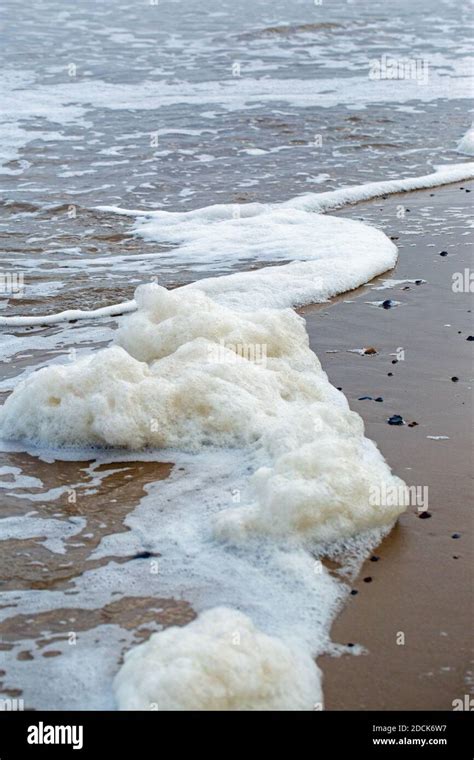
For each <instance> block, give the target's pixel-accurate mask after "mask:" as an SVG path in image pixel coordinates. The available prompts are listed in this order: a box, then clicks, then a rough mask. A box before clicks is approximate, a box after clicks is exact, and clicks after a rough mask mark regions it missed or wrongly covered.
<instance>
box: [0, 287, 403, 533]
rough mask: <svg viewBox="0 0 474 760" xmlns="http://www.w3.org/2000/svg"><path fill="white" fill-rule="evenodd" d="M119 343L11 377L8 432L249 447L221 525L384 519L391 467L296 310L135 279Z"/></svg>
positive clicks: (38, 438) (16, 436) (48, 440)
mask: <svg viewBox="0 0 474 760" xmlns="http://www.w3.org/2000/svg"><path fill="white" fill-rule="evenodd" d="M136 300H137V303H138V306H139V309H138V311H137V312H136V313H135V314H132V315H130V316H129V317H128V318H126V319H125V320H124V322H123V324H122V326H121V328H120V329H119V331H118V333H117V339H116V340H117V343H118V344H119V345H115V346H111V347H110V348H106V349H104V350H101V351H97V352H96V353H94V354H91V355H90V356H88V357H86V358H83V359H79V360H78V361H76V362H75V363H72V364H69V365H67V366H61V365H53V366H49V367H45V368H43V369H41V370H39V371H38V372H37V373H35V374H33V375H30V376H29V377H28V378H27V379H26V380H25V381H23V382H20V383H19V384H18V386H17V387H16V388H15V390H14V391H13V393H12V394H11V395H10V396H9V398H8V399H7V401H6V402H5V404H4V406H3V407H2V409H1V411H0V431H1V434H2V436H3V437H4V438H5V439H9V440H26V441H28V442H33V443H36V444H42V445H45V444H46V445H50V446H78V447H84V446H91V445H92V446H112V447H117V446H119V447H125V448H128V449H140V448H145V447H155V448H175V449H179V450H185V451H194V452H197V451H202V450H203V449H205V448H206V447H209V446H214V447H215V446H221V447H235V448H239V447H240V448H241V447H252V448H253V449H254V450H255V451H256V452H258V456H259V457H260V458H261V460H262V462H263V463H264V465H265V466H264V467H263V468H260V469H258V470H257V472H256V475H255V493H256V497H257V498H256V499H255V501H254V502H253V503H252V504H250V505H246V506H243V507H240V508H239V509H237V510H235V511H233V510H231V511H226V512H225V513H224V514H223V515H221V516H220V521H219V523H218V531H219V533H220V534H221V535H222V534H225V536H226V537H232V538H240V537H241V536H242V533H248V532H251V533H254V532H263V533H279V534H282V535H291V534H293V533H296V534H301V535H309V536H311V537H312V538H317V539H318V540H323V541H325V540H328V539H335V538H338V537H340V536H341V535H351V534H354V533H356V532H357V531H359V530H366V529H368V528H371V527H376V526H379V525H381V524H389V523H390V522H391V521H393V520H394V519H395V518H396V517H397V515H398V514H399V512H400V509H397V508H394V507H391V508H390V507H381V506H369V504H370V501H369V491H370V487H371V486H373V485H374V484H376V485H377V484H378V485H380V484H381V483H386V484H387V485H389V484H390V482H391V481H392V479H393V478H392V475H391V473H390V470H389V468H388V467H387V465H386V463H385V461H384V459H383V457H382V456H381V455H380V454H379V452H378V450H377V449H376V448H375V446H373V444H370V443H369V442H368V441H367V440H366V439H365V437H364V428H363V423H362V420H361V418H360V417H359V416H358V415H357V414H356V413H355V412H352V411H351V410H350V409H349V406H348V403H347V400H346V399H345V397H344V396H343V394H342V393H340V392H339V391H337V390H336V389H335V388H334V387H333V386H332V385H331V384H330V383H329V381H328V379H327V376H326V374H325V373H324V372H323V370H322V368H321V365H320V363H319V361H318V359H317V357H316V356H315V355H314V354H313V352H312V351H311V350H310V348H309V344H308V343H309V342H308V336H307V333H306V331H305V327H304V320H303V319H302V318H301V317H299V316H297V315H296V314H295V312H293V311H292V310H289V309H288V310H286V309H284V310H279V311H276V310H270V309H261V310H259V311H257V312H236V311H234V310H232V309H229V308H227V307H225V306H221V305H220V304H217V303H216V302H215V301H213V300H211V299H210V298H208V297H207V296H206V295H204V294H203V293H202V292H201V291H200V290H198V289H190V288H189V289H184V288H182V289H177V290H174V291H167V290H165V289H164V288H161V287H159V286H157V285H144V286H141V287H139V288H138V289H137V293H136Z"/></svg>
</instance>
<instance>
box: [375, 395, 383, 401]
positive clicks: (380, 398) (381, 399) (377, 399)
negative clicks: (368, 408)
mask: <svg viewBox="0 0 474 760" xmlns="http://www.w3.org/2000/svg"><path fill="white" fill-rule="evenodd" d="M375 401H379V402H380V401H383V398H382V396H377V398H376V399H375Z"/></svg>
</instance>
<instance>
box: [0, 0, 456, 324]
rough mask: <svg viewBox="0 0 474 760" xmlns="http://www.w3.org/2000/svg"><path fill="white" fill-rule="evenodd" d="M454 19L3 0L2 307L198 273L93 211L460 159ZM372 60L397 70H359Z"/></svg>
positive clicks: (256, 7)
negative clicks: (18, 284)
mask: <svg viewBox="0 0 474 760" xmlns="http://www.w3.org/2000/svg"><path fill="white" fill-rule="evenodd" d="M469 26H470V15H469V8H468V5H467V4H465V3H459V2H456V1H455V0H444V2H437V1H436V2H435V0H429V1H428V2H427V1H425V2H419V3H413V2H410V1H409V0H397V1H396V2H392V3H390V4H388V5H386V6H383V5H382V4H380V3H376V2H374V1H373V0H357V2H351V1H350V0H349V1H348V2H346V1H344V2H343V1H342V0H335V1H334V2H331V3H327V4H326V3H324V2H323V3H321V4H318V3H315V2H310V0H291V2H290V0H276V1H275V2H274V1H273V0H272V1H271V2H270V0H263V2H262V1H261V2H258V3H255V2H249V0H238V2H235V1H234V0H205V2H202V0H187V1H186V2H181V0H177V1H176V0H156V1H155V0H149V1H148V2H147V0H139V1H138V0H135V1H134V2H120V0H111V2H107V3H96V2H93V0H80V1H79V2H77V3H74V4H70V3H64V2H60V1H59V0H56V1H54V0H43V2H37V3H34V4H33V5H25V4H22V3H17V2H16V0H6V2H4V3H3V20H2V31H1V49H2V54H1V56H2V69H3V73H2V79H1V83H0V99H1V102H2V109H1V111H2V115H1V118H0V138H1V140H0V145H1V156H0V158H1V166H0V187H1V206H0V209H1V228H0V234H1V260H0V271H1V272H2V274H3V277H4V279H6V280H7V285H8V282H9V280H8V278H9V276H12V277H13V278H18V277H19V276H20V275H21V277H22V283H23V286H22V292H21V294H20V296H18V294H16V295H17V297H16V298H13V297H10V298H9V295H10V294H9V293H8V287H6V288H5V287H4V288H3V291H4V292H3V293H1V294H0V295H1V307H2V313H3V314H16V313H40V314H41V313H45V312H46V311H48V312H54V311H58V310H61V309H63V308H71V307H82V308H92V307H99V306H103V305H105V304H108V303H114V302H117V301H121V300H124V299H127V298H129V297H131V296H132V293H133V289H134V287H135V286H136V285H137V284H139V283H140V282H143V281H148V280H149V279H150V277H152V276H157V277H159V278H160V282H162V283H163V284H166V285H173V284H177V283H182V282H188V281H190V280H193V279H196V278H198V277H202V276H205V274H206V272H202V271H199V272H197V271H195V270H194V269H193V262H192V261H186V262H183V263H182V265H181V266H176V264H175V262H173V264H171V263H167V257H166V246H161V251H162V256H160V259H159V261H158V259H156V258H154V259H153V260H151V261H150V260H149V259H147V258H143V259H142V258H141V254H142V255H143V254H146V253H148V254H149V253H150V252H155V251H157V250H160V248H159V247H158V246H157V245H155V244H153V243H147V242H144V241H143V240H140V239H137V238H136V237H133V236H130V234H129V232H130V229H131V226H132V221H133V220H132V219H129V218H120V217H117V216H113V215H110V214H105V213H103V212H98V211H96V210H95V207H96V206H98V205H119V206H122V207H125V208H129V209H134V208H137V209H146V208H165V209H168V210H171V211H172V210H188V209H193V208H198V207H201V206H204V205H208V204H211V203H236V204H239V203H245V202H249V201H263V202H266V201H279V200H286V199H288V198H289V197H292V196H294V195H297V194H299V193H304V192H308V191H316V192H317V191H323V190H328V189H333V188H335V187H338V186H340V185H341V184H353V183H362V182H367V181H371V180H375V179H384V178H389V177H397V176H408V175H417V174H425V173H427V172H429V171H430V167H432V165H433V164H436V163H438V162H443V163H444V162H453V161H459V160H462V159H460V157H459V155H458V154H456V153H455V147H456V144H457V142H458V141H459V139H460V138H461V137H462V135H463V134H464V133H465V131H466V130H467V128H468V126H469V116H468V106H469V104H468V102H467V99H468V98H469V96H470V88H469V65H468V60H467V56H468V44H469V40H470V29H469ZM383 56H389V60H393V61H395V62H396V63H397V65H398V64H400V65H401V66H402V65H403V62H404V61H405V62H406V63H407V65H408V67H410V66H411V67H412V68H411V69H410V68H408V69H407V71H408V72H411V73H408V74H406V75H405V74H403V73H402V74H399V75H397V76H398V77H399V78H397V79H378V80H377V79H374V77H373V65H374V62H379V61H382V57H383ZM371 72H372V74H371ZM371 76H372V78H371ZM387 76H388V74H387ZM401 77H403V78H401ZM229 266H232V262H229Z"/></svg>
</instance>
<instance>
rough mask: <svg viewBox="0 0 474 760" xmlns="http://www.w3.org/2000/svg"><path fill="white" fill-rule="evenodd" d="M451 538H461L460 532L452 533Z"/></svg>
mask: <svg viewBox="0 0 474 760" xmlns="http://www.w3.org/2000/svg"><path fill="white" fill-rule="evenodd" d="M451 538H461V534H460V533H453V535H452V536H451Z"/></svg>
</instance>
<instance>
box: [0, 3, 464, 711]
mask: <svg viewBox="0 0 474 760" xmlns="http://www.w3.org/2000/svg"><path fill="white" fill-rule="evenodd" d="M467 13H468V10H467V8H464V6H463V5H462V6H461V5H460V4H459V3H456V2H448V1H447V0H446V1H445V2H443V3H442V4H441V5H440V4H439V3H434V2H432V1H431V0H426V1H425V2H422V3H419V4H416V5H414V4H413V3H410V2H408V0H398V2H396V3H395V4H391V5H390V7H387V8H383V7H380V6H378V5H376V4H374V3H370V2H368V1H367V0H366V1H364V2H342V1H340V0H338V1H337V2H332V3H331V4H330V7H329V5H328V6H326V5H324V4H322V5H316V4H314V5H312V4H308V2H306V0H305V1H303V0H297V2H289V0H277V2H269V1H267V0H265V1H264V2H259V3H250V2H248V1H247V0H244V2H241V3H237V4H236V3H233V2H230V0H224V2H222V1H219V2H217V0H208V1H207V2H206V4H205V9H204V8H203V4H202V2H198V1H197V0H190V2H186V3H185V4H184V5H183V3H181V2H176V1H175V0H160V2H159V3H157V4H154V3H152V2H150V3H149V4H147V3H143V4H139V5H138V4H136V3H132V4H131V3H128V2H120V0H114V2H112V3H106V4H99V5H98V4H97V3H94V2H92V0H81V2H79V3H75V4H74V5H72V6H70V7H69V6H68V5H67V6H66V5H65V4H64V3H61V2H59V0H58V1H57V2H53V1H52V0H43V1H42V2H39V3H35V4H34V5H33V6H31V7H30V6H22V5H18V3H15V2H14V0H7V1H6V2H5V4H4V14H3V15H4V26H3V30H2V32H1V38H2V66H3V76H2V80H1V83H0V97H1V100H2V107H3V113H2V116H1V119H0V138H1V140H0V142H1V143H2V148H1V151H0V164H1V165H0V187H1V200H0V236H1V238H0V240H1V252H0V271H1V274H2V286H3V287H2V291H3V292H2V293H0V316H10V315H43V314H48V313H55V312H59V311H62V310H65V309H71V308H80V309H94V308H98V307H101V306H105V305H109V304H114V303H121V302H123V301H126V300H127V299H130V298H132V297H133V293H134V290H135V288H136V287H137V286H138V285H140V284H143V283H149V282H150V281H152V282H153V281H155V282H159V284H160V285H164V286H166V287H168V288H174V287H176V286H179V285H183V284H187V283H190V282H193V281H195V280H197V279H201V278H204V277H207V276H209V275H212V276H213V277H214V276H219V275H222V274H229V273H232V272H236V271H241V270H253V269H257V268H259V267H260V266H262V264H261V261H260V260H259V258H258V256H257V257H256V258H255V259H252V258H247V259H246V260H245V261H244V262H242V261H241V262H238V261H236V260H235V259H234V257H229V258H228V260H225V256H224V257H222V260H221V259H219V260H217V261H215V262H208V264H207V263H206V260H205V257H204V259H203V258H202V257H200V256H198V255H196V256H195V257H193V256H192V255H191V256H189V257H188V258H183V257H181V258H179V257H178V258H177V257H176V256H175V255H174V254H173V245H172V244H171V243H166V242H160V243H157V242H154V241H153V240H146V239H144V238H143V237H141V236H140V235H137V234H135V231H134V230H135V227H134V224H135V218H134V217H133V216H130V217H128V216H120V215H117V214H114V213H111V212H110V211H105V210H101V209H99V208H98V207H99V206H119V207H122V208H125V209H137V210H150V209H162V210H166V211H190V210H193V209H200V208H202V207H204V206H209V205H211V204H233V205H234V206H235V207H236V208H238V207H239V206H241V205H242V204H247V203H253V202H255V203H270V202H272V203H273V202H283V201H287V200H288V199H289V198H292V197H294V196H297V195H299V194H303V193H308V192H317V193H319V192H324V191H328V190H333V189H337V188H339V187H341V186H344V185H353V184H362V183H367V182H372V181H377V180H384V179H395V178H400V177H410V176H418V175H424V174H428V173H430V172H431V171H433V169H434V167H435V166H436V165H437V164H440V163H442V164H447V163H448V164H449V163H459V162H461V161H463V160H467V159H466V158H465V157H464V158H463V157H462V156H460V155H459V154H458V153H456V151H455V148H456V145H457V143H458V142H459V140H460V138H461V137H462V136H463V134H464V133H465V132H466V130H467V129H468V127H469V121H470V120H469V117H468V106H469V103H468V98H469V96H470V92H469V86H468V72H469V69H468V59H467V56H468V53H469V51H468V43H469V41H470V30H469V18H468V15H467ZM384 54H386V55H389V56H393V57H394V58H396V59H401V58H404V57H408V58H410V59H411V60H415V61H421V62H424V64H425V65H428V71H429V73H428V76H427V79H426V81H422V80H421V79H418V80H417V79H416V78H412V79H405V80H403V79H402V80H393V81H374V80H373V79H371V78H370V77H369V70H370V65H371V61H373V60H374V59H377V60H379V59H380V57H381V56H382V55H384ZM396 208H397V207H396V199H394V200H393V208H391V209H390V211H389V212H388V213H389V214H391V213H392V211H393V213H396ZM425 211H426V213H425V214H424V216H425V217H426V218H425V219H422V220H420V219H418V220H417V221H416V222H414V223H413V224H411V225H410V220H409V218H406V219H405V220H404V222H403V226H404V232H405V233H407V236H408V237H409V239H410V240H411V241H414V240H416V235H417V234H423V231H424V229H425V226H424V225H426V224H428V225H429V226H430V227H431V228H432V227H433V226H435V225H437V226H438V228H439V231H440V233H441V232H443V234H444V233H446V234H449V222H450V220H449V214H451V215H452V218H457V217H458V216H464V214H465V209H464V208H462V209H457V208H450V209H449V210H448V217H447V218H445V219H439V218H438V219H436V220H433V218H432V215H430V207H429V204H428V203H427V206H426V209H425ZM342 213H343V215H344V216H345V217H350V218H352V219H354V220H360V219H363V220H364V221H365V222H368V223H369V224H373V225H374V226H376V227H379V228H380V229H382V230H383V229H384V221H386V217H385V218H384V215H383V214H381V215H380V216H378V215H377V214H376V213H375V212H374V209H372V210H371V212H370V213H369V214H368V215H367V217H366V218H364V213H363V211H362V210H361V209H359V208H357V207H354V208H352V209H346V210H344V212H342ZM341 215H342V214H341ZM408 217H409V214H408ZM410 244H411V245H415V242H412V243H410ZM203 260H204V264H203ZM269 263H270V264H272V263H275V264H276V263H278V264H281V263H282V261H281V259H278V258H277V257H275V260H274V261H272V260H271V257H270V260H269V261H266V264H267V265H268V264H269ZM283 263H285V262H283ZM422 275H423V272H420V276H422ZM392 276H393V277H395V278H396V274H394V275H392V274H390V273H389V274H387V275H386V278H389V277H392ZM383 281H384V280H383V278H379V279H378V281H377V283H375V284H376V285H380V284H381V283H383ZM370 296H371V298H372V297H373V300H375V299H378V298H383V297H385V294H383V295H380V294H379V292H378V291H374V292H373V293H372V292H371V291H370ZM387 297H389V295H387ZM119 322H120V320H119V319H116V318H114V319H111V318H107V319H101V320H97V321H93V322H87V321H83V322H82V321H77V322H76V321H72V322H69V323H65V324H57V325H50V326H41V325H39V326H31V327H23V328H12V327H4V328H2V335H1V338H0V354H1V356H2V360H3V373H2V379H1V381H0V401H1V402H2V403H3V401H4V400H5V399H6V398H7V397H8V395H9V394H10V392H11V391H12V390H13V389H14V388H15V387H16V385H17V384H18V381H19V379H20V378H21V379H25V378H26V377H28V376H29V375H30V374H31V373H33V372H34V371H35V370H36V369H38V368H40V367H44V366H48V365H54V364H66V365H67V364H68V363H70V362H74V361H75V360H76V359H77V358H81V357H82V356H85V355H89V354H90V353H91V352H98V351H100V350H101V349H102V348H104V347H105V346H107V345H108V344H109V343H110V342H111V340H112V339H113V338H114V334H115V332H116V330H117V327H118V324H119ZM57 454H58V453H57V452H48V450H41V449H39V450H38V449H30V450H29V451H25V450H24V447H17V449H15V446H13V447H8V446H7V447H4V451H2V453H1V455H0V489H1V496H0V499H1V517H2V520H1V522H2V526H1V531H2V570H1V578H2V581H1V587H0V588H1V590H2V591H3V600H2V602H1V603H0V633H1V635H2V644H1V645H0V650H1V651H0V655H1V657H0V692H1V693H2V694H5V695H9V696H23V697H24V698H25V700H26V704H27V706H28V707H33V708H34V707H45V708H48V707H50V708H53V709H54V708H74V707H76V708H79V709H82V708H90V709H94V708H98V709H99V708H104V707H112V706H113V704H114V703H113V696H112V692H111V687H110V683H111V680H112V678H113V676H114V674H115V673H116V671H117V668H118V665H119V662H120V658H121V656H122V655H123V653H124V651H126V650H127V649H129V648H130V647H131V646H132V645H134V644H136V643H138V642H140V641H141V640H143V639H146V638H148V636H149V635H150V633H152V632H154V631H158V630H160V629H161V628H162V627H164V626H168V625H172V624H177V625H185V624H187V623H188V622H190V621H191V620H192V619H193V618H194V617H195V615H196V611H200V610H202V609H206V608H207V607H209V606H213V605H219V604H222V605H224V604H225V605H233V606H235V607H237V608H242V609H245V610H246V612H248V613H249V614H251V616H252V619H253V620H254V621H255V622H256V623H257V624H259V625H261V626H262V627H263V628H269V629H270V630H271V631H272V632H273V633H275V634H277V635H281V636H286V635H287V634H288V630H292V631H293V632H294V634H295V635H296V636H297V637H299V639H300V640H301V641H304V642H305V643H306V644H308V646H310V645H311V642H310V641H308V630H310V629H311V628H314V630H315V631H316V632H317V633H316V637H317V638H318V637H319V639H318V647H317V649H318V651H332V653H333V654H338V653H339V652H338V649H337V647H335V646H334V645H332V644H331V642H330V641H329V638H328V636H327V631H328V630H329V625H330V622H331V620H332V619H333V617H334V614H335V612H336V611H337V609H339V607H340V605H341V604H342V603H343V600H344V598H345V596H346V594H347V591H348V586H347V584H348V582H349V581H350V578H351V577H352V576H353V574H354V573H355V572H356V570H357V567H358V562H359V560H360V557H361V556H362V555H361V552H362V553H363V551H364V550H367V548H368V547H370V546H372V545H373V544H374V543H376V541H377V540H378V538H380V535H379V534H374V535H369V536H364V537H363V538H362V539H361V540H360V542H359V543H357V541H356V542H355V543H353V544H352V543H351V542H350V541H349V542H348V543H347V544H344V543H342V545H341V546H340V547H339V548H338V549H337V550H335V551H334V554H333V556H331V551H330V550H328V549H327V547H325V549H324V551H322V550H321V553H320V554H318V548H317V547H316V548H315V549H314V552H313V553H308V552H307V551H304V550H303V549H302V548H301V547H294V546H292V547H289V546H287V545H284V544H281V545H278V546H277V547H276V548H274V549H270V548H269V547H268V545H266V543H265V541H263V542H259V540H256V541H254V542H253V543H252V545H251V546H250V549H249V550H248V551H247V553H246V552H245V551H243V550H240V549H230V550H229V549H225V548H222V547H221V546H220V545H219V542H218V541H215V540H214V538H213V537H212V535H211V532H210V530H209V529H208V528H207V526H206V523H205V522H203V520H202V515H204V514H205V515H209V517H210V518H211V517H212V516H213V515H214V514H215V512H216V511H218V509H219V508H220V507H222V505H223V504H225V505H226V506H229V507H232V506H233V505H234V504H235V502H236V499H237V496H236V495H240V493H241V492H244V491H245V488H246V472H250V471H251V470H252V467H253V464H254V463H253V462H252V461H251V459H250V458H248V456H247V454H246V453H245V452H238V453H236V452H230V451H227V450H224V451H222V452H217V453H216V452H215V451H210V452H206V454H205V455H202V456H201V458H200V456H197V457H192V456H191V455H186V454H182V453H181V452H178V451H174V452H173V451H166V452H161V453H160V452H156V451H155V452H148V453H146V454H142V455H140V454H136V453H134V452H132V453H131V454H124V453H123V452H121V453H120V452H119V453H117V452H110V451H100V450H93V449H91V450H88V451H86V452H83V453H82V454H81V455H80V456H79V457H76V456H75V455H74V453H72V454H71V456H69V457H68V456H67V454H64V452H62V453H61V454H60V455H59V456H58V455H57ZM161 454H163V456H162V455H161ZM319 549H321V547H319ZM323 554H324V555H325V558H324V560H323V566H322V571H321V573H320V572H319V570H317V571H315V567H316V568H319V567H320V565H318V562H319V561H320V560H319V559H318V557H320V556H322V555H323ZM328 556H329V559H328ZM224 562H225V563H227V564H226V567H225V571H224V569H223V563H224ZM315 563H316V564H315ZM221 570H222V572H220V571H221ZM265 573H266V575H265ZM309 591H311V593H312V594H313V596H311V595H309ZM308 598H310V600H311V601H310V602H308ZM45 679H46V680H48V682H51V684H52V685H51V686H50V687H48V689H44V687H43V683H44V681H45Z"/></svg>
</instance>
